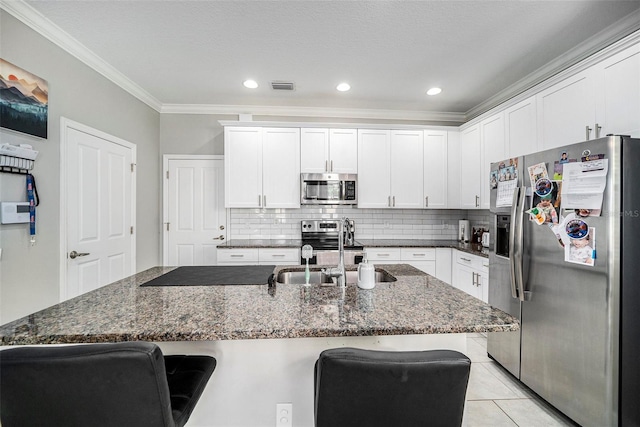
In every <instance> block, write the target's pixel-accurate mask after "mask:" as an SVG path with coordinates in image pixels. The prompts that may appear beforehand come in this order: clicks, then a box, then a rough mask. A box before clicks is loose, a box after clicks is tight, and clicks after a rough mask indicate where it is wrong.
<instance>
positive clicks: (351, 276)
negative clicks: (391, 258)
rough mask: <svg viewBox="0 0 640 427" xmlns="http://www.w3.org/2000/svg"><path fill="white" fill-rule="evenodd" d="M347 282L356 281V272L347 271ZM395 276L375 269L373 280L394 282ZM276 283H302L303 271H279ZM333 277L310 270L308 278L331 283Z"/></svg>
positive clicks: (310, 280)
mask: <svg viewBox="0 0 640 427" xmlns="http://www.w3.org/2000/svg"><path fill="white" fill-rule="evenodd" d="M346 279H347V284H352V283H354V284H355V283H358V272H357V271H347V277H346ZM395 281H396V278H395V277H393V276H392V275H390V274H389V273H387V272H386V271H381V270H376V272H375V282H376V283H383V282H395ZM276 282H277V283H283V284H290V285H304V284H305V283H306V282H305V279H304V271H281V272H280V273H278V276H277V278H276ZM333 283H335V282H334V281H333V279H332V278H331V277H329V276H327V275H326V274H324V273H323V272H321V271H311V276H310V278H309V284H333Z"/></svg>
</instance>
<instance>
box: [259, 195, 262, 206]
mask: <svg viewBox="0 0 640 427" xmlns="http://www.w3.org/2000/svg"><path fill="white" fill-rule="evenodd" d="M258 206H259V207H262V196H261V195H260V194H258Z"/></svg>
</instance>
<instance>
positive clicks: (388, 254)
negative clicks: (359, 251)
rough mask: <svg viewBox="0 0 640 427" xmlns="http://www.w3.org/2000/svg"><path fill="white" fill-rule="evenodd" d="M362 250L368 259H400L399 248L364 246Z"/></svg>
mask: <svg viewBox="0 0 640 427" xmlns="http://www.w3.org/2000/svg"><path fill="white" fill-rule="evenodd" d="M364 251H365V253H366V254H367V260H369V261H387V260H388V261H400V260H401V259H402V257H401V252H402V251H401V249H400V248H365V249H364Z"/></svg>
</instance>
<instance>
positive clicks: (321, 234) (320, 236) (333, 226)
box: [300, 219, 364, 265]
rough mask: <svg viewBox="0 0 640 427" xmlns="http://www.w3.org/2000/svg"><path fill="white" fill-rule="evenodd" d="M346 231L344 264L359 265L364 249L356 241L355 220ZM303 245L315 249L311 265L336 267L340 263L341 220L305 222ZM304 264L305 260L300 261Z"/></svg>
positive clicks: (302, 229) (303, 224)
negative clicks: (339, 239) (339, 237)
mask: <svg viewBox="0 0 640 427" xmlns="http://www.w3.org/2000/svg"><path fill="white" fill-rule="evenodd" d="M348 221H349V227H348V228H347V229H346V230H345V231H344V263H345V264H346V265H349V264H359V263H360V261H362V257H363V249H364V248H363V247H362V244H360V243H359V242H358V241H357V240H355V231H356V226H355V223H354V222H353V220H348ZM300 228H301V231H302V233H301V235H302V245H311V246H312V247H313V257H312V258H311V259H309V264H317V265H335V264H337V263H338V258H339V253H338V236H339V230H340V220H339V219H312V220H303V221H302V222H301V224H300ZM300 263H301V264H304V263H305V260H304V259H302V258H301V259H300Z"/></svg>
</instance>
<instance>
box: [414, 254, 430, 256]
mask: <svg viewBox="0 0 640 427" xmlns="http://www.w3.org/2000/svg"><path fill="white" fill-rule="evenodd" d="M413 256H427V254H413Z"/></svg>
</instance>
